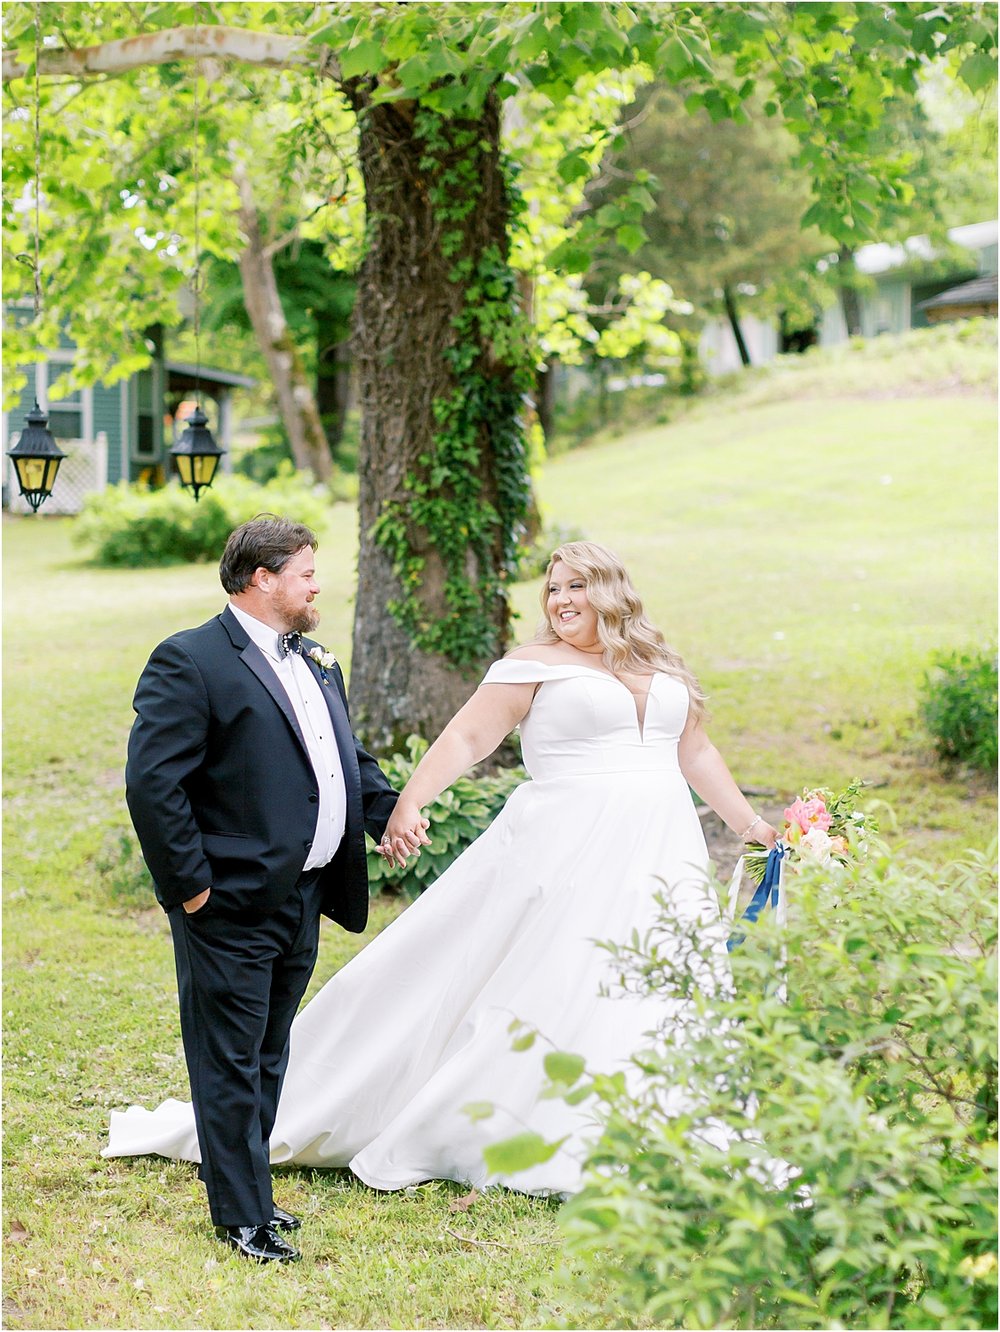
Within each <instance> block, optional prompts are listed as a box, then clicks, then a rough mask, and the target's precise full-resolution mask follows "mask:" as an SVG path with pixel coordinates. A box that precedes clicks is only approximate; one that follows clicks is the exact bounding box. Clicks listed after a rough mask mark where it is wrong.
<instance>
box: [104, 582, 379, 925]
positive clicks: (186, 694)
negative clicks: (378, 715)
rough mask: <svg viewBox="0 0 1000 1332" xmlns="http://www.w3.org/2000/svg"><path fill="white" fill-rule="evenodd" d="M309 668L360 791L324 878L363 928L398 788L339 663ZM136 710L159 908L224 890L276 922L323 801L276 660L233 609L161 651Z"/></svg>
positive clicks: (134, 752)
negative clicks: (370, 842) (368, 857)
mask: <svg viewBox="0 0 1000 1332" xmlns="http://www.w3.org/2000/svg"><path fill="white" fill-rule="evenodd" d="M305 646H306V648H308V647H311V646H315V645H314V644H313V643H312V642H311V640H306V641H305ZM307 660H309V659H308V658H307ZM309 665H310V669H311V670H315V671H316V673H317V675H325V676H326V679H325V681H324V683H323V695H324V697H325V698H326V702H327V706H328V707H329V709H330V717H331V719H332V721H333V729H334V735H335V736H336V740H337V749H338V750H339V752H340V760H341V764H342V765H343V770H344V782H345V785H346V788H347V830H346V832H345V834H344V838H343V841H342V842H341V844H340V847H339V849H338V851H337V853H336V855H335V856H334V858H333V860H331V862H330V863H329V865H327V866H326V867H325V869H324V870H323V871H322V877H321V886H322V890H323V912H324V914H326V915H328V916H330V917H332V918H333V919H334V920H335V921H337V922H338V924H340V925H342V926H343V927H344V928H345V929H348V930H353V931H355V932H360V931H361V930H363V929H364V928H365V924H366V922H367V919H368V874H367V868H366V863H365V840H364V834H365V832H366V831H367V832H369V833H370V834H371V836H372V837H374V838H375V839H376V840H377V839H378V838H379V837H381V836H382V833H383V832H384V830H385V825H386V823H387V822H388V819H389V815H390V814H391V813H392V809H393V806H394V805H395V803H396V793H395V791H393V790H392V788H391V787H390V785H389V783H388V781H387V780H386V778H385V776H384V775H383V773H382V772H381V770H380V769H379V766H378V764H377V763H376V762H375V760H374V759H373V758H372V756H371V755H370V754H368V753H366V752H365V750H364V749H363V748H362V747H361V744H360V742H359V741H358V739H357V738H356V737H355V735H354V734H353V732H352V731H351V724H350V720H349V718H348V714H347V695H346V692H345V689H344V677H343V675H342V674H341V671H340V667H339V666H332V667H329V668H328V669H327V670H326V671H325V672H321V671H320V668H319V667H318V666H316V664H315V663H314V662H312V661H311V660H310V661H309ZM133 706H134V708H135V711H136V720H135V723H134V724H133V727H132V733H131V736H130V737H129V746H128V763H127V766H126V769H125V789H126V800H127V801H128V807H129V813H130V814H131V815H132V822H133V824H134V825H135V830H136V832H137V834H138V837H139V843H140V845H141V847H142V854H143V856H144V858H145V861H146V864H147V865H148V866H149V871H150V873H151V874H152V876H153V880H154V883H155V885H156V896H157V898H158V899H159V901H160V904H161V905H162V906H163V908H164V910H170V909H171V908H172V907H176V906H179V905H180V903H182V902H184V901H186V900H187V899H188V898H190V897H195V896H197V895H198V893H200V892H202V891H203V890H204V889H206V888H209V887H211V889H212V901H213V903H214V904H215V909H217V910H219V911H221V912H222V913H223V914H225V915H230V916H233V917H235V918H238V919H245V920H248V921H251V920H261V919H263V918H264V917H265V916H267V915H269V914H270V913H271V912H272V911H274V910H276V909H277V908H278V907H279V906H280V905H281V903H282V902H283V901H284V900H285V898H286V897H287V896H288V894H289V893H290V892H291V890H292V888H293V887H294V885H295V882H296V880H297V879H298V877H299V875H300V874H301V872H302V867H303V865H304V864H305V861H306V857H307V856H308V854H309V847H310V845H311V843H312V837H313V833H314V831H315V827H316V813H317V806H318V801H319V793H318V788H317V784H316V777H315V774H314V772H313V768H312V764H311V763H310V761H309V754H308V751H307V749H306V744H305V740H304V738H303V736H302V733H301V730H300V729H299V724H298V721H297V720H296V717H295V712H294V710H293V708H292V705H291V703H290V702H289V701H288V696H287V695H286V693H285V691H284V689H283V688H282V687H281V684H280V683H279V681H278V678H277V676H276V675H275V674H274V672H273V671H272V669H271V667H270V666H269V665H268V663H267V659H266V658H265V656H264V654H263V653H262V652H261V651H260V649H259V648H258V647H257V646H256V644H254V643H253V641H252V640H251V639H250V638H249V636H248V635H247V633H246V632H245V630H244V629H243V627H242V626H241V625H240V622H239V620H237V618H236V616H235V615H233V613H232V611H231V610H229V609H228V608H227V609H226V610H224V611H223V612H222V614H221V615H218V616H216V617H215V618H214V619H212V620H209V621H208V623H207V624H203V625H201V626H200V627H199V628H197V629H186V630H184V631H183V632H182V633H178V634H174V635H173V636H172V637H171V638H168V639H167V640H166V641H165V642H163V643H161V644H160V645H159V647H158V648H156V649H155V651H154V652H153V655H152V656H151V657H150V659H149V662H148V664H147V665H146V669H145V670H144V671H143V673H142V676H141V677H140V679H139V683H138V685H137V687H136V691H135V699H134V702H133Z"/></svg>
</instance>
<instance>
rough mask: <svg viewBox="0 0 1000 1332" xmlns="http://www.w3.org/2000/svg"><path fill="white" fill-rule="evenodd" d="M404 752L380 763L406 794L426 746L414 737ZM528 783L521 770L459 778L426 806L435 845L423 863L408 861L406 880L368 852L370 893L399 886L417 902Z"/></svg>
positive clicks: (423, 851) (424, 855) (424, 850)
mask: <svg viewBox="0 0 1000 1332" xmlns="http://www.w3.org/2000/svg"><path fill="white" fill-rule="evenodd" d="M406 748H407V751H408V752H407V753H406V754H393V755H392V757H391V758H389V759H381V760H380V766H381V768H382V771H383V772H384V773H385V775H386V776H387V777H388V778H389V781H390V782H391V783H392V785H393V786H394V787H395V788H396V790H397V791H401V790H402V789H403V787H404V786H405V784H406V782H407V780H408V779H409V776H410V774H411V773H412V772H413V769H414V768H415V767H416V766H417V764H418V763H419V762H420V759H421V758H422V756H423V755H424V754H425V753H426V751H427V748H428V745H427V741H426V740H424V739H422V738H421V737H420V736H419V735H411V736H410V737H409V739H408V740H407V742H406ZM526 780H527V773H526V772H525V771H524V769H523V768H507V769H504V770H503V771H502V772H499V773H497V774H495V775H494V776H491V777H460V778H459V779H458V781H457V782H454V783H453V784H452V785H451V786H450V787H449V788H448V790H447V791H443V792H442V793H441V795H439V796H438V798H437V799H436V800H435V801H434V803H433V804H432V805H429V806H428V807H427V810H426V814H427V817H428V818H429V819H430V821H431V826H430V827H429V828H428V829H427V835H428V836H429V837H430V838H431V845H430V846H425V847H421V850H420V858H419V859H417V860H412V859H411V860H410V861H409V863H408V864H407V867H406V870H405V871H404V874H405V877H404V878H402V879H400V877H399V875H400V872H399V870H390V869H388V868H387V867H386V863H385V861H384V860H383V859H382V857H381V856H379V855H376V854H375V851H374V850H373V849H372V848H371V847H369V850H368V881H369V885H370V887H371V892H372V894H373V895H374V894H375V893H377V892H379V891H380V890H381V889H383V888H393V887H395V886H396V885H397V883H399V884H401V885H402V887H403V888H405V890H406V892H407V894H408V895H409V896H410V897H419V896H420V894H421V893H422V892H423V891H424V889H425V888H429V887H430V886H431V884H432V883H433V882H434V881H435V880H436V879H438V878H440V876H441V875H442V874H443V873H444V872H445V870H446V869H447V868H448V866H449V865H450V864H451V862H452V861H453V860H455V859H456V858H457V857H458V856H459V855H461V853H462V852H463V851H464V850H465V848H466V847H467V846H469V844H470V843H472V842H474V841H475V840H476V838H477V837H478V836H479V835H480V833H482V832H485V830H486V829H487V828H488V827H489V825H490V824H491V823H492V822H493V820H494V819H495V818H496V816H497V815H498V814H499V813H500V810H501V808H502V807H503V804H504V801H505V800H506V799H507V797H508V796H509V795H510V793H511V791H513V789H514V787H515V786H519V785H520V784H521V782H523V781H526Z"/></svg>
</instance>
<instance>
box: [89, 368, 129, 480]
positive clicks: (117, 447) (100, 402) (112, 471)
mask: <svg viewBox="0 0 1000 1332" xmlns="http://www.w3.org/2000/svg"><path fill="white" fill-rule="evenodd" d="M122 390H123V386H122V385H121V384H113V385H112V386H111V388H106V387H105V386H104V385H103V384H95V385H94V389H93V393H94V434H95V435H96V434H97V433H98V431H100V430H103V431H104V433H105V434H106V435H107V437H108V484H109V485H112V486H113V485H115V484H116V483H117V482H119V481H120V480H121V479H122V409H121V402H122Z"/></svg>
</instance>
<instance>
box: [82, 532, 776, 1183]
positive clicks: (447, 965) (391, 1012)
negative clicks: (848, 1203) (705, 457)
mask: <svg viewBox="0 0 1000 1332" xmlns="http://www.w3.org/2000/svg"><path fill="white" fill-rule="evenodd" d="M541 602H542V610H543V612H544V615H543V619H542V622H541V625H540V627H539V630H538V633H537V635H536V637H535V639H534V641H533V642H531V643H529V644H528V645H527V646H525V647H521V648H517V649H516V650H515V651H513V652H511V653H510V654H509V655H508V656H507V657H506V658H504V659H503V660H502V661H499V662H496V663H494V665H492V666H491V667H490V669H489V670H488V671H487V673H486V676H485V678H484V679H483V681H482V683H481V685H480V686H479V688H478V689H477V691H476V693H475V694H474V695H473V696H472V698H471V699H470V700H469V702H468V703H466V705H465V706H464V707H463V708H462V709H461V710H460V711H459V712H458V713H457V714H456V716H455V717H454V718H453V719H452V720H451V722H449V724H448V725H447V727H446V728H445V730H444V731H443V732H442V734H441V735H440V737H439V738H438V740H437V741H436V742H435V743H434V744H433V745H432V746H431V748H430V749H429V750H428V751H427V753H426V754H425V755H424V758H423V759H422V760H421V762H420V764H419V765H418V767H417V768H416V770H415V771H414V773H413V776H412V777H411V778H410V780H409V782H407V784H406V786H405V788H404V789H403V791H402V793H401V795H400V798H399V802H398V804H397V805H396V809H395V812H394V814H393V816H392V818H391V820H390V822H389V825H388V827H387V829H386V834H385V837H384V838H383V842H382V844H381V846H380V848H379V850H380V852H381V854H382V855H384V856H385V857H386V858H387V859H388V860H389V861H390V862H391V863H394V864H398V865H403V864H405V861H406V859H407V856H408V855H409V854H411V853H412V848H413V847H414V846H415V845H418V844H420V843H427V842H428V841H429V839H428V837H427V834H426V832H425V831H424V829H425V827H426V821H425V820H424V819H423V817H422V816H421V809H422V808H423V807H425V806H426V805H428V804H429V803H430V802H431V801H433V800H434V798H435V797H436V796H437V795H439V794H440V793H441V792H442V791H443V790H444V789H445V788H446V787H448V786H449V785H450V784H451V783H452V782H454V781H455V780H456V779H457V778H458V777H459V776H460V775H461V774H462V773H463V772H465V771H466V770H467V769H468V768H470V767H472V766H473V765H474V764H475V763H478V762H480V761H481V760H482V759H484V758H486V757H487V756H488V755H489V754H491V753H492V752H493V751H494V749H496V747H497V745H498V744H500V742H501V741H502V740H503V739H504V737H505V736H507V735H508V734H509V733H510V731H512V730H513V729H514V728H515V727H517V726H519V727H520V732H521V744H522V752H523V757H524V762H525V765H526V767H527V769H528V772H529V774H530V777H531V780H530V781H528V782H525V783H524V784H523V785H521V786H519V787H518V788H517V789H516V790H515V791H514V792H513V794H512V795H511V796H510V798H509V800H508V801H507V803H506V805H505V807H504V809H503V810H502V812H501V813H500V815H499V816H498V817H497V819H496V820H495V821H494V823H493V824H492V825H491V826H490V827H489V828H488V829H487V830H486V832H485V833H483V835H482V836H481V837H480V838H479V839H478V840H477V841H476V842H474V843H473V844H472V846H470V847H469V848H468V849H467V850H466V851H465V852H464V854H463V855H461V856H460V857H459V858H458V859H457V860H456V861H455V862H454V863H453V864H452V865H451V866H450V867H449V868H448V870H446V871H445V873H444V874H443V875H442V876H441V878H440V879H439V880H438V881H437V883H436V884H434V886H433V887H432V888H431V889H430V890H429V891H427V892H426V893H425V894H424V895H423V896H422V897H421V898H419V899H418V900H417V901H416V902H414V903H413V905H412V906H410V907H409V908H408V909H407V910H406V911H405V912H404V914H403V915H401V916H400V917H399V918H398V919H397V920H395V921H394V922H393V923H392V924H391V925H390V926H389V927H388V928H387V929H386V930H384V931H383V933H382V934H380V935H379V936H378V937H377V938H376V939H375V940H374V941H373V942H372V943H371V944H369V945H368V947H367V948H365V949H364V951H363V952H361V953H360V954H359V955H358V956H357V957H355V958H354V959H353V960H352V961H351V962H350V963H348V964H347V965H346V966H345V967H343V968H342V969H341V970H340V971H339V972H338V973H337V974H336V975H335V976H333V977H332V978H331V979H330V980H329V981H328V982H327V984H326V985H325V986H324V987H323V989H322V990H321V991H320V992H319V993H318V994H317V995H316V997H315V998H314V999H313V1000H312V1002H311V1003H309V1004H308V1005H307V1006H306V1007H305V1008H304V1009H303V1010H302V1012H301V1013H300V1014H299V1015H298V1017H297V1018H296V1020H295V1023H294V1025H293V1027H292V1036H291V1056H290V1059H289V1063H288V1070H287V1073H286V1076H285V1081H284V1086H283V1089H282V1093H281V1100H280V1104H279V1106H278V1113H277V1119H276V1122H275V1125H274V1131H273V1133H272V1136H271V1142H270V1152H271V1161H272V1163H279V1162H294V1163H299V1164H302V1165H309V1166H350V1168H351V1170H353V1171H354V1173H355V1174H356V1175H357V1176H358V1177H359V1178H360V1179H362V1180H363V1181H364V1182H365V1183H367V1184H369V1185H371V1186H372V1187H373V1188H377V1189H387V1190H389V1189H401V1188H405V1187H406V1186H408V1185H412V1184H417V1183H420V1182H421V1181H423V1180H427V1179H453V1180H458V1181H461V1182H462V1183H466V1184H471V1185H476V1186H480V1187H481V1186H482V1185H484V1184H486V1183H489V1182H500V1183H504V1184H507V1185H508V1186H510V1187H513V1188H516V1189H519V1190H521V1191H523V1192H530V1193H549V1192H553V1193H571V1192H574V1191H575V1190H576V1189H578V1188H579V1183H580V1170H581V1159H582V1157H583V1155H584V1152H585V1148H586V1142H587V1140H588V1137H590V1136H593V1135H594V1132H595V1129H594V1125H593V1123H592V1122H591V1121H590V1119H589V1115H588V1110H587V1107H586V1106H585V1105H581V1106H576V1107H570V1106H568V1105H567V1104H566V1103H565V1102H563V1101H561V1100H553V1099H539V1092H540V1091H541V1089H542V1086H543V1084H544V1082H545V1078H544V1072H543V1067H542V1061H543V1058H544V1055H545V1053H546V1052H547V1051H548V1050H550V1049H553V1048H555V1049H559V1050H567V1051H572V1052H574V1053H576V1054H580V1055H583V1056H584V1057H585V1059H586V1061H587V1064H588V1066H589V1067H590V1068H591V1069H593V1070H595V1071H600V1072H605V1073H610V1072H613V1071H615V1070H616V1069H620V1068H626V1067H627V1065H628V1061H629V1056H630V1055H631V1054H632V1053H633V1052H635V1051H636V1050H638V1049H639V1048H641V1047H642V1045H643V1043H644V1041H643V1037H644V1033H646V1032H648V1031H649V1030H650V1029H651V1028H653V1027H654V1026H655V1025H656V1022H657V1019H658V1017H662V1016H663V1015H662V1013H660V1012H658V1010H657V1005H656V1002H655V999H653V1000H651V999H650V998H649V997H645V998H640V997H638V996H636V995H632V994H627V995H626V994H618V995H615V996H614V997H609V996H608V995H606V994H604V993H602V991H603V990H605V989H606V988H607V987H608V986H613V982H614V976H613V974H612V972H611V969H610V962H609V960H608V954H607V953H606V952H605V951H604V950H602V949H601V948H599V947H598V946H597V944H596V942H595V941H600V940H608V939H613V940H617V941H625V940H627V939H628V938H629V937H630V936H631V934H632V932H633V930H638V931H639V932H640V933H642V932H643V931H645V930H646V929H648V928H649V927H650V926H651V925H652V924H653V923H654V921H655V919H656V914H657V904H656V901H655V897H654V895H655V894H656V893H657V892H658V891H659V892H662V893H665V894H666V896H667V898H668V901H669V903H670V906H671V908H672V909H673V910H674V911H675V912H676V913H678V914H679V915H680V916H681V917H682V918H686V919H688V920H689V921H691V920H697V921H700V922H701V923H702V924H703V927H704V929H705V931H706V932H707V934H708V937H709V938H711V939H712V940H713V943H716V944H717V948H716V950H715V955H716V956H717V958H718V966H719V970H720V974H724V973H725V968H726V961H725V958H726V951H725V934H724V932H723V930H722V928H721V923H720V919H719V909H718V905H717V901H716V899H715V896H714V894H713V893H712V891H711V889H710V887H709V884H708V880H707V868H708V854H707V850H706V847H705V841H704V837H703V835H702V831H701V824H700V821H699V819H698V815H697V813H696V811H695V808H694V804H693V802H692V799H691V795H690V791H689V787H690V788H692V789H693V790H694V791H696V792H697V793H698V795H699V796H701V798H702V799H703V800H705V801H706V803H707V804H709V805H710V806H711V807H712V809H714V810H715V811H716V813H717V814H718V815H719V816H720V817H721V818H722V819H723V821H724V822H725V823H726V824H727V825H728V826H729V827H730V828H731V829H732V830H733V831H734V832H736V833H737V834H739V835H740V836H741V837H742V838H743V839H744V840H745V841H746V840H748V839H750V838H751V836H752V839H753V840H754V841H758V842H763V843H764V844H765V845H766V846H768V847H770V846H772V845H773V843H774V841H775V839H776V837H777V832H776V830H775V829H774V828H772V827H771V826H770V825H769V824H767V823H765V822H764V821H763V819H762V818H761V816H760V815H758V814H755V813H754V811H753V810H752V809H751V807H750V805H749V804H748V803H747V801H746V799H745V798H744V796H743V795H742V794H741V793H740V791H739V789H738V787H737V786H736V783H735V781H734V780H733V778H732V776H731V775H730V773H729V770H728V768H727V767H726V765H725V763H724V761H723V759H722V757H721V756H720V754H719V752H718V750H717V749H716V748H715V747H714V745H712V743H711V742H710V741H709V739H708V736H707V735H706V733H705V730H704V728H703V725H702V722H703V713H704V702H703V695H702V694H701V691H700V690H699V688H698V685H697V682H696V681H695V679H694V677H693V676H692V675H691V674H690V672H689V671H688V670H687V668H686V667H685V665H684V663H683V661H682V660H681V658H680V657H679V656H678V655H677V653H676V652H674V651H673V650H672V648H670V647H668V645H667V644H666V643H665V642H664V639H663V636H662V634H661V633H660V632H659V631H658V630H657V629H656V628H655V627H654V626H653V625H652V624H651V623H650V621H649V620H648V619H647V617H646V616H645V614H644V612H643V608H642V603H641V602H640V600H639V597H638V595H637V594H636V592H635V589H634V588H633V586H632V584H631V581H630V580H629V577H628V574H627V573H626V571H625V569H624V567H623V566H622V564H621V563H620V561H619V560H618V559H617V558H616V556H615V555H613V554H612V553H611V551H609V550H607V549H605V548H604V547H602V546H599V545H597V544H595V543H593V542H588V541H574V542H570V543H568V544H566V545H563V546H561V547H560V548H559V549H558V550H556V551H555V552H554V554H553V556H552V560H551V562H550V564H549V568H548V572H547V577H546V581H545V584H544V587H543V589H542V594H541ZM417 854H419V852H417ZM518 1024H522V1025H523V1026H524V1027H526V1028H531V1029H533V1030H535V1031H537V1032H538V1033H539V1037H540V1039H538V1040H536V1041H535V1042H534V1044H533V1045H532V1046H531V1048H530V1049H528V1050H523V1049H522V1050H515V1049H512V1042H513V1039H514V1038H513V1037H512V1035H511V1032H512V1029H513V1028H516V1026H517V1025H518ZM519 1044H524V1043H523V1042H520V1043H519ZM473 1102H476V1103H483V1102H488V1103H490V1104H491V1105H492V1106H493V1107H494V1111H493V1114H492V1115H490V1116H489V1117H486V1118H482V1117H480V1116H479V1115H470V1114H467V1113H465V1111H464V1107H466V1106H468V1105H470V1103H473ZM526 1127H527V1128H530V1129H532V1130H534V1131H536V1132H538V1133H540V1134H542V1135H543V1136H544V1137H546V1138H547V1139H550V1140H555V1139H563V1142H562V1146H561V1147H560V1149H559V1151H558V1152H557V1153H556V1154H555V1155H554V1156H553V1157H552V1158H551V1159H550V1160H549V1161H547V1162H545V1163H544V1164H543V1165H538V1166H534V1167H532V1168H531V1169H529V1170H526V1171H522V1172H519V1173H518V1174H517V1175H512V1176H510V1177H503V1176H499V1177H498V1176H488V1173H487V1169H486V1166H485V1163H484V1160H483V1149H484V1147H486V1146H488V1145H489V1144H490V1143H493V1142H496V1141H498V1140H500V1139H502V1138H505V1137H507V1136H509V1135H511V1134H513V1133H517V1132H520V1131H522V1130H524V1129H525V1128H526ZM144 1153H156V1154H158V1155H161V1156H167V1157H173V1158H177V1159H181V1160H188V1161H198V1160H199V1159H200V1155H199V1150H198V1139H197V1134H196V1131H195V1126H194V1117H193V1114H192V1110H191V1106H190V1105H189V1104H188V1103H186V1102H180V1101H175V1100H168V1101H166V1102H164V1103H163V1104H162V1105H161V1106H159V1107H158V1109H156V1110H155V1111H146V1110H143V1109H141V1108H139V1107H136V1106H133V1107H132V1108H130V1109H129V1110H127V1111H125V1112H124V1113H114V1114H113V1115H112V1120H111V1133H110V1141H109V1144H108V1146H107V1147H106V1148H105V1149H104V1152H103V1155H105V1156H129V1155H140V1154H144Z"/></svg>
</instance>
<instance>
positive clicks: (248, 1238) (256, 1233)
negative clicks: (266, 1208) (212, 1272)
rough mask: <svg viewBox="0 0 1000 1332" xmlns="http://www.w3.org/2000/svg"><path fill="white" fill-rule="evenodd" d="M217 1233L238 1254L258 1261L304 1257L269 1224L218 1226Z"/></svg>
mask: <svg viewBox="0 0 1000 1332" xmlns="http://www.w3.org/2000/svg"><path fill="white" fill-rule="evenodd" d="M216 1234H217V1235H218V1236H219V1238H220V1239H224V1240H225V1241H226V1243H227V1244H228V1245H229V1247H230V1248H231V1249H235V1250H236V1252H237V1253H238V1254H241V1255H242V1256H243V1257H244V1258H252V1259H253V1260H254V1262H257V1263H297V1262H298V1260H299V1259H300V1258H301V1257H302V1255H301V1253H299V1251H298V1249H293V1248H292V1246H291V1245H290V1244H287V1243H286V1242H285V1241H284V1240H283V1239H282V1238H281V1236H280V1235H279V1234H278V1232H277V1231H276V1230H274V1229H273V1228H272V1227H271V1226H269V1225H267V1226H216Z"/></svg>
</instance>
